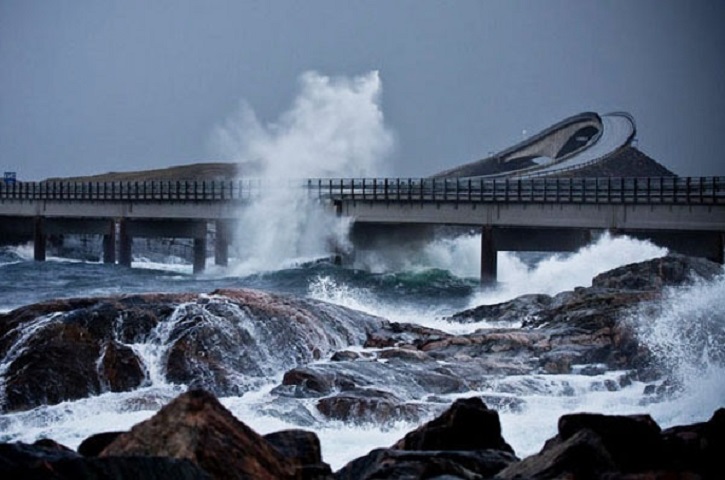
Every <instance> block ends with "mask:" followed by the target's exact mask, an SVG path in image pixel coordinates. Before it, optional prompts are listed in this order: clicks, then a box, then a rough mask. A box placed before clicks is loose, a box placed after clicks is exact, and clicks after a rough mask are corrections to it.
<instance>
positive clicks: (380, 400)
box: [317, 388, 427, 424]
mask: <svg viewBox="0 0 725 480" xmlns="http://www.w3.org/2000/svg"><path fill="white" fill-rule="evenodd" d="M317 409H318V410H319V411H320V413H322V414H323V415H324V416H325V417H327V418H330V419H334V420H342V421H345V422H353V423H377V424H390V423H393V422H396V421H400V420H407V421H415V420H418V419H420V417H421V416H422V415H423V414H425V413H427V410H426V409H425V408H424V407H423V406H421V405H418V404H408V403H405V402H404V401H403V400H402V399H401V398H399V397H397V396H396V395H394V394H392V393H390V392H386V391H383V390H377V389H370V388H355V389H352V390H346V391H344V392H341V393H338V394H335V395H333V396H330V397H325V398H322V399H320V400H318V402H317Z"/></svg>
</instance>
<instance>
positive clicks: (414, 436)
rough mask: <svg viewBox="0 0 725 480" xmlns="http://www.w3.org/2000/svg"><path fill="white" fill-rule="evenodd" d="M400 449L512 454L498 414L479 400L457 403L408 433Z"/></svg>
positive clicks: (470, 399) (469, 399) (458, 401)
mask: <svg viewBox="0 0 725 480" xmlns="http://www.w3.org/2000/svg"><path fill="white" fill-rule="evenodd" d="M393 448H396V449H400V450H486V449H492V450H501V451H504V452H508V453H511V454H513V453H514V451H513V449H512V448H511V446H510V445H509V444H508V443H506V441H505V440H504V439H503V437H502V436H501V423H500V422H499V418H498V413H497V412H496V411H495V410H491V409H489V408H488V407H487V406H486V404H485V403H483V401H482V400H481V399H480V398H478V397H473V398H467V399H460V400H456V401H455V402H454V403H453V405H451V407H450V408H449V409H448V410H446V411H445V412H444V413H443V414H442V415H440V416H439V417H437V418H435V419H433V420H431V421H430V422H428V423H426V424H425V425H422V426H421V427H419V428H418V429H416V430H414V431H412V432H410V433H408V434H407V435H406V436H405V437H404V438H402V439H401V440H399V441H398V442H397V443H396V444H395V445H394V446H393Z"/></svg>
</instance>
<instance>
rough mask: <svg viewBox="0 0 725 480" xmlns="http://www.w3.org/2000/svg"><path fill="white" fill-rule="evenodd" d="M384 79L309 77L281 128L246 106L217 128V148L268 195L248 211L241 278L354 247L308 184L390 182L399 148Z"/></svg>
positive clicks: (239, 241)
mask: <svg viewBox="0 0 725 480" xmlns="http://www.w3.org/2000/svg"><path fill="white" fill-rule="evenodd" d="M381 91H382V84H381V81H380V77H379V75H378V72H376V71H373V72H369V73H367V74H365V75H360V76H356V77H352V78H348V77H329V76H325V75H321V74H319V73H317V72H306V73H304V74H302V75H301V76H300V78H299V92H298V94H297V96H296V98H295V99H294V101H293V103H292V106H291V107H290V108H289V110H287V111H286V112H284V113H282V114H281V115H280V116H279V118H278V119H277V120H276V121H274V122H267V123H264V122H262V121H260V120H259V119H258V118H257V115H256V114H255V112H254V110H253V109H252V108H251V106H250V105H249V104H247V103H246V102H242V105H241V107H240V109H239V111H238V112H237V114H235V115H233V116H232V117H230V118H229V119H228V120H227V121H226V122H225V123H224V124H223V125H221V126H219V127H217V128H216V129H215V131H214V134H213V142H214V144H215V146H216V148H217V149H218V150H219V151H220V153H221V154H222V155H224V156H225V157H226V158H231V159H233V160H234V161H236V162H238V163H240V164H241V165H242V175H243V176H245V177H246V176H248V175H247V174H245V167H246V168H250V169H251V170H250V171H251V175H253V176H256V177H259V178H261V180H262V181H261V184H262V188H260V189H259V191H258V192H257V193H258V194H257V195H256V196H255V198H254V200H253V202H252V203H251V204H250V205H247V206H245V207H244V208H242V209H241V211H240V214H239V228H238V231H237V232H236V238H235V245H236V247H235V250H236V252H237V257H238V260H239V261H238V263H237V264H236V265H235V267H233V271H234V273H237V274H248V273H254V272H259V271H269V270H275V269H278V268H284V267H287V266H290V265H292V264H294V263H296V262H300V261H305V260H310V259H315V258H319V257H321V256H325V255H328V254H329V253H330V245H331V244H335V245H337V246H338V247H342V248H344V247H345V246H347V244H348V240H347V230H348V225H346V224H345V223H344V222H343V221H342V220H340V219H339V218H336V217H335V215H334V214H333V213H332V212H331V211H329V209H326V208H325V207H324V206H323V205H320V204H319V202H318V200H317V198H316V195H315V194H310V193H311V192H308V191H306V190H305V189H304V188H301V185H302V183H303V182H302V180H303V179H306V178H320V177H322V178H325V177H361V176H372V175H384V174H385V173H386V171H385V170H386V169H385V160H386V158H388V157H389V155H390V154H391V152H392V150H393V147H394V136H393V133H392V132H391V131H390V130H389V129H388V127H387V126H386V125H385V122H384V118H383V112H382V110H381V108H380V97H381Z"/></svg>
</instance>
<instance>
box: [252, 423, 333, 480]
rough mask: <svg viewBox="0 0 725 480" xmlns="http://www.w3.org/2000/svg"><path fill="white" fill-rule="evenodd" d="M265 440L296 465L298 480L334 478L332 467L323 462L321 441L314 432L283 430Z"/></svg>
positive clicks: (271, 434)
mask: <svg viewBox="0 0 725 480" xmlns="http://www.w3.org/2000/svg"><path fill="white" fill-rule="evenodd" d="M264 439H265V440H267V441H268V442H269V443H270V444H271V445H272V446H273V447H274V448H275V449H277V451H279V452H280V453H281V454H282V455H283V456H284V457H285V458H287V459H288V460H289V461H290V462H291V463H292V464H293V465H294V468H295V471H296V478H297V479H298V480H318V479H319V480H323V479H331V478H332V470H331V469H330V466H329V465H328V464H327V463H325V462H323V461H322V449H321V447H320V439H319V438H318V437H317V435H316V434H315V433H314V432H307V431H305V430H283V431H281V432H274V433H270V434H268V435H265V436H264Z"/></svg>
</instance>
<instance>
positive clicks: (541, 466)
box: [496, 409, 725, 480]
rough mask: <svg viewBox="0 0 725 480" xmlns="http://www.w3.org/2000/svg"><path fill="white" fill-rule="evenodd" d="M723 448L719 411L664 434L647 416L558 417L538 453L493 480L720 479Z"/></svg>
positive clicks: (724, 427)
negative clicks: (553, 431) (552, 432)
mask: <svg viewBox="0 0 725 480" xmlns="http://www.w3.org/2000/svg"><path fill="white" fill-rule="evenodd" d="M724 449H725V409H720V410H718V411H717V412H715V414H714V415H713V417H712V418H711V419H710V420H709V421H708V422H703V423H699V424H693V425H686V426H679V427H673V428H670V429H667V430H665V431H660V428H659V426H658V425H657V424H656V423H655V422H654V421H653V420H652V419H651V418H650V417H649V416H648V415H635V416H611V415H599V414H572V415H564V416H562V417H561V418H560V419H559V433H558V435H557V436H556V437H554V438H552V439H550V440H549V441H547V442H546V444H545V445H544V448H543V449H542V451H541V452H539V453H538V454H536V455H532V456H531V457H527V458H525V459H524V460H522V461H521V462H519V463H516V464H512V465H510V466H508V467H506V468H505V469H504V470H502V471H501V472H500V473H499V474H498V475H497V476H496V478H497V479H501V480H507V479H522V478H526V479H549V478H587V479H590V478H591V479H615V478H616V479H620V478H622V479H625V478H626V479H650V478H652V479H654V478H706V479H709V478H713V479H715V478H723V475H725V465H724V464H723V462H722V452H723V451H725V450H724ZM715 452H718V453H715Z"/></svg>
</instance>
